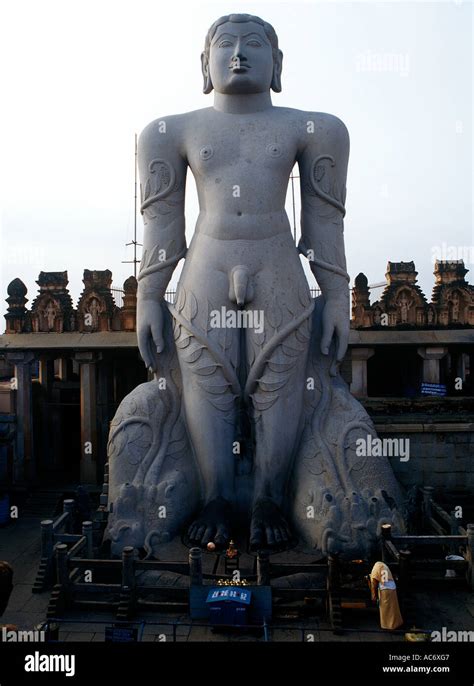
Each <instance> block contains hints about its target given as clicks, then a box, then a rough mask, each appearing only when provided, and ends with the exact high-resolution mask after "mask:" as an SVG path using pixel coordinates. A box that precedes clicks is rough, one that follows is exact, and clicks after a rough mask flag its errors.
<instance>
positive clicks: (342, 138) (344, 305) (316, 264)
mask: <svg viewBox="0 0 474 686" xmlns="http://www.w3.org/2000/svg"><path fill="white" fill-rule="evenodd" d="M348 159H349V134H348V132H347V129H346V127H345V125H344V124H343V123H342V121H340V119H338V118H337V117H334V116H332V115H330V114H320V113H314V114H310V115H309V117H308V122H307V132H306V133H305V135H304V139H303V145H302V149H301V151H300V154H299V157H298V164H299V168H300V177H301V240H300V242H299V245H298V248H299V250H300V252H302V253H303V255H305V256H306V257H307V258H308V260H309V262H310V265H311V270H312V272H313V274H314V276H315V278H316V280H317V282H318V284H319V286H320V288H321V292H322V294H323V297H324V301H325V304H324V310H323V317H322V326H323V335H322V338H321V352H322V354H323V355H328V354H329V348H330V345H331V342H332V339H333V338H334V337H336V338H337V347H336V362H337V363H339V362H341V361H342V359H343V358H344V355H345V353H346V350H347V345H348V341H349V287H348V281H349V275H348V274H347V272H346V260H345V255H344V222H343V218H344V214H345V209H344V202H345V196H346V177H347V164H348ZM335 370H336V365H333V368H332V374H335Z"/></svg>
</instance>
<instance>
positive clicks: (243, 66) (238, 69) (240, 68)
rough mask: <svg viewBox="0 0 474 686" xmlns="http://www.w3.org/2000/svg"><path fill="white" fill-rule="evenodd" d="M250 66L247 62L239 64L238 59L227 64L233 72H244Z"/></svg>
mask: <svg viewBox="0 0 474 686" xmlns="http://www.w3.org/2000/svg"><path fill="white" fill-rule="evenodd" d="M251 68H252V67H251V66H250V65H249V64H241V63H240V61H239V60H236V62H235V63H234V64H231V65H230V66H229V69H231V70H232V72H233V73H234V74H245V72H246V71H247V70H248V69H251Z"/></svg>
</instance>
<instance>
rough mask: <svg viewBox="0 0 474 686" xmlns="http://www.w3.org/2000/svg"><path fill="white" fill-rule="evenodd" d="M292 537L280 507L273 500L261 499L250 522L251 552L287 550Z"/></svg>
mask: <svg viewBox="0 0 474 686" xmlns="http://www.w3.org/2000/svg"><path fill="white" fill-rule="evenodd" d="M291 540H292V536H291V533H290V528H289V526H288V524H287V522H286V519H285V517H284V516H283V513H282V511H281V510H280V508H279V507H278V505H277V504H276V503H275V502H274V501H273V500H272V499H271V498H259V499H258V500H257V501H256V503H255V505H254V507H253V511H252V521H251V522H250V550H252V551H256V550H262V549H265V548H270V549H272V548H273V549H274V548H276V549H279V548H285V547H286V546H287V545H288V544H289V543H290V541H291Z"/></svg>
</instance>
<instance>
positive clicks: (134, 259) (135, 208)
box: [122, 134, 141, 278]
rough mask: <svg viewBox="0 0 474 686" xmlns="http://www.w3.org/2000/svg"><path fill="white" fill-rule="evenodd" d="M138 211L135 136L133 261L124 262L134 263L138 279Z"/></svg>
mask: <svg viewBox="0 0 474 686" xmlns="http://www.w3.org/2000/svg"><path fill="white" fill-rule="evenodd" d="M137 209H138V137H137V134H135V169H134V202H133V241H130V243H126V244H125V245H126V246H129V245H133V260H122V263H123V264H130V263H131V262H133V276H134V277H135V278H137V264H138V263H139V262H140V260H139V259H137V246H138V245H141V243H138V242H137Z"/></svg>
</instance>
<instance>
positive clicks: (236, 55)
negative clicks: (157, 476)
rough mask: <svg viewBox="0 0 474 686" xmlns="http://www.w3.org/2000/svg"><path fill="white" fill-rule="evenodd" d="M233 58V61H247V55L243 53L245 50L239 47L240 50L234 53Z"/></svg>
mask: <svg viewBox="0 0 474 686" xmlns="http://www.w3.org/2000/svg"><path fill="white" fill-rule="evenodd" d="M232 60H233V62H237V60H238V61H239V62H246V61H247V58H246V57H245V55H244V54H243V52H242V51H241V50H240V49H239V50H237V52H236V53H234V54H233V55H232Z"/></svg>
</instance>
